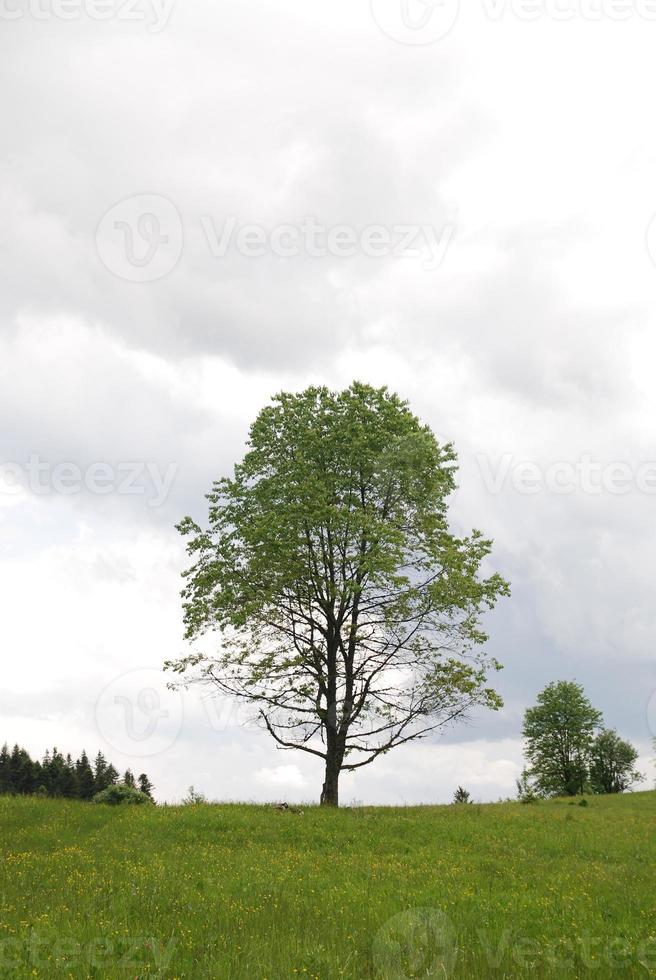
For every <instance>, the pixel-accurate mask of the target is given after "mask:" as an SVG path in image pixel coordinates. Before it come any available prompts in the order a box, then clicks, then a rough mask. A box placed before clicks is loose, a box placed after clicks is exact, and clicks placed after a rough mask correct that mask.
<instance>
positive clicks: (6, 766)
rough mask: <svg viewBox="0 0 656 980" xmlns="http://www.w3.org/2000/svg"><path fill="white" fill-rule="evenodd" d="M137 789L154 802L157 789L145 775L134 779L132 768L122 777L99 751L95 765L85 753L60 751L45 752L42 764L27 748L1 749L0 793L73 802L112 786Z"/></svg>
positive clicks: (143, 773)
mask: <svg viewBox="0 0 656 980" xmlns="http://www.w3.org/2000/svg"><path fill="white" fill-rule="evenodd" d="M118 785H120V786H128V787H130V788H131V789H138V790H140V791H141V792H142V793H144V794H145V795H146V796H147V797H149V799H151V800H152V799H153V795H152V794H153V789H154V786H153V784H152V783H151V781H150V779H149V778H148V776H147V775H146V773H145V772H142V773H140V774H139V776H137V778H136V779H135V777H134V775H133V773H132V772H131V770H130V769H126V771H125V772H124V773H123V776H122V777H121V776H120V774H119V771H118V769H116V768H115V767H114V766H113V765H112V764H111V763H110V762H108V761H107V760H106V759H105V757H104V755H103V754H102V752H98V754H97V755H96V758H95V760H94V762H93V764H92V763H91V762H90V760H89V757H88V755H87V753H86V752H85V751H84V750H83V751H82V753H81V755H80V757H79V758H78V759H75V760H73V758H72V757H71V755H70V754H68V755H64V754H63V753H62V752H60V751H59V749H57V748H54V749H52V751H50V750H49V749H48V750H46V753H45V755H44V756H43V759H42V760H41V761H38V760H34V759H32V757H31V756H30V754H29V752H27V750H26V749H23V748H21V747H20V746H19V745H14V747H13V749H11V750H10V749H9V746H8V745H7V743H5V744H4V745H3V746H2V749H0V794H14V795H27V796H30V795H37V796H59V797H65V798H67V799H74V800H92V799H93V798H94V796H96V794H97V793H102V792H103V791H104V790H107V789H108V788H109V787H110V786H118Z"/></svg>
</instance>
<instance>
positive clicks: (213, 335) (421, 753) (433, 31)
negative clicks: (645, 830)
mask: <svg viewBox="0 0 656 980" xmlns="http://www.w3.org/2000/svg"><path fill="white" fill-rule="evenodd" d="M460 6H461V8H462V9H460V10H459V9H458V4H457V0H442V2H441V3H438V4H437V5H436V6H434V7H432V6H427V5H426V4H425V3H424V2H423V0H422V2H420V0H371V3H369V2H368V0H358V2H354V0H333V2H332V3H330V4H325V3H323V4H319V3H312V2H310V3H307V2H306V3H300V2H296V3H294V4H293V3H291V2H289V0H275V2H273V0H258V2H255V0H238V2H237V0H232V2H224V0H218V2H217V0H193V2H192V0H187V2H186V3H183V2H182V0H173V2H171V0H136V2H134V0H130V2H129V3H128V2H127V0H0V20H2V24H1V25H0V26H1V30H0V80H1V82H2V84H1V87H0V102H1V103H2V118H3V121H4V124H3V126H2V129H1V131H0V142H1V144H2V153H1V159H0V200H1V202H2V223H1V224H0V258H1V262H0V277H1V279H2V282H1V286H0V325H1V329H0V412H1V418H2V428H1V441H0V463H1V464H2V465H1V467H0V595H1V596H2V625H1V631H2V632H1V642H2V655H3V682H2V686H1V689H0V712H1V719H2V725H1V729H2V730H1V732H0V739H3V740H4V739H6V740H8V741H9V742H14V741H18V742H21V743H22V744H24V745H25V746H26V747H27V748H28V749H30V750H31V751H32V752H34V753H37V754H39V755H40V754H41V753H42V752H43V751H44V749H45V748H46V746H48V745H53V744H56V745H58V746H59V747H60V748H61V749H62V750H64V751H70V752H71V753H73V754H77V753H78V752H79V751H80V749H81V748H82V747H83V746H84V747H86V748H87V750H88V751H89V752H94V753H95V752H96V751H97V750H98V749H102V750H103V751H104V752H105V754H106V755H108V756H109V757H110V758H111V759H112V760H113V761H114V762H115V764H117V765H119V766H121V767H122V768H125V767H126V766H128V765H129V766H131V767H132V768H134V769H135V770H136V771H141V770H142V769H144V768H145V769H146V770H147V771H148V773H149V774H151V777H152V778H153V780H154V782H155V784H156V787H157V795H158V797H159V798H160V799H168V800H175V799H179V798H180V796H181V795H182V794H183V793H184V792H185V790H186V788H187V786H188V785H189V784H190V783H193V784H194V785H195V786H196V787H197V788H199V789H201V790H203V791H204V792H205V793H206V794H207V795H208V796H211V797H216V798H222V799H253V800H267V799H282V798H284V799H289V800H292V799H300V800H302V799H313V798H316V797H317V795H318V790H319V787H320V782H321V778H320V777H321V773H320V771H319V767H318V766H317V765H316V764H315V763H314V762H313V761H312V760H310V759H308V758H307V757H305V756H303V755H300V756H296V755H293V754H290V753H281V752H277V751H276V750H275V748H274V747H273V746H272V744H270V742H269V741H268V739H267V737H266V736H265V735H263V734H262V733H260V732H259V731H257V730H253V728H252V726H249V725H248V724H247V723H244V721H245V719H244V718H243V717H242V716H241V714H240V712H239V711H237V710H235V709H234V707H232V706H230V705H228V704H224V703H217V702H213V701H212V700H208V699H207V698H203V697H202V696H201V695H200V692H198V691H197V690H192V691H189V692H186V693H184V694H174V693H171V692H167V690H166V681H167V676H166V675H164V674H163V673H162V670H161V665H162V663H163V661H164V660H166V659H167V658H173V657H176V656H177V655H179V653H180V652H181V651H183V650H184V644H183V640H182V624H181V610H180V599H179V590H180V585H181V583H180V571H181V570H182V568H184V567H185V561H186V559H185V555H184V549H183V543H182V541H181V540H180V539H179V536H178V535H177V533H176V532H175V530H174V524H175V523H176V521H178V520H179V519H180V518H181V517H182V516H183V515H185V514H187V513H190V514H192V515H193V516H195V517H196V518H199V519H202V517H203V515H204V513H205V508H204V504H205V501H204V494H205V492H206V491H207V490H208V489H209V486H210V484H211V482H212V480H213V479H214V478H216V477H218V476H221V475H223V474H226V473H227V472H229V470H230V467H231V465H232V463H233V462H234V461H235V460H236V459H238V458H239V457H240V455H241V454H242V452H243V448H244V440H245V436H246V432H247V428H248V425H249V422H250V421H251V420H252V419H253V417H254V415H255V413H256V412H257V411H258V409H259V408H260V407H261V406H262V405H263V404H264V403H265V402H266V401H267V399H268V398H269V397H270V395H271V394H273V393H274V392H276V391H279V390H280V389H288V390H294V389H301V388H303V387H305V386H306V385H307V384H308V383H311V382H322V383H327V384H330V385H331V386H345V385H347V384H348V383H350V381H351V380H352V379H353V378H356V377H357V378H359V379H362V380H366V381H369V382H371V383H373V384H387V385H389V386H390V387H391V388H393V389H395V390H397V391H398V392H399V393H400V394H402V395H403V396H405V397H407V398H409V399H410V401H411V403H412V405H413V407H414V409H415V410H416V411H417V413H418V414H419V415H420V416H421V417H422V418H423V419H424V420H425V421H426V422H428V423H429V424H430V425H431V426H432V427H433V428H434V430H435V431H436V433H438V435H439V436H440V437H442V438H443V439H449V440H453V441H454V443H455V445H456V447H457V450H458V453H459V457H460V466H461V469H460V486H459V489H458V491H457V493H456V494H455V496H454V498H453V502H452V518H453V525H454V527H455V528H457V529H459V530H464V529H469V528H471V527H472V526H478V527H481V528H482V529H483V530H484V531H485V532H486V533H487V534H489V535H491V536H492V537H493V538H494V540H495V548H494V553H493V564H494V567H495V568H497V569H498V570H499V571H501V572H502V573H503V574H504V575H505V576H506V577H507V578H509V579H510V580H511V582H512V585H513V594H512V598H511V599H509V600H505V601H504V602H503V603H502V604H501V605H500V606H499V608H498V609H497V610H496V611H495V613H494V614H493V615H492V616H490V617H489V620H488V622H487V627H488V629H489V632H490V642H489V649H490V652H492V653H494V654H495V655H496V656H497V657H498V658H499V659H500V660H501V662H502V663H503V664H504V665H505V670H504V671H503V673H502V674H501V675H500V677H499V690H500V692H501V693H502V695H503V697H504V699H505V705H506V706H505V709H504V710H503V711H502V712H500V713H499V714H498V715H492V714H489V713H482V714H480V715H477V716H476V717H474V718H473V719H472V721H471V724H470V725H469V726H467V727H464V728H463V727H460V728H457V729H455V730H453V731H451V732H449V733H448V734H447V735H446V736H445V737H443V738H441V739H435V740H433V741H430V742H423V743H421V744H416V745H414V746H410V747H407V748H405V749H400V750H397V751H396V753H393V754H391V755H389V756H387V757H385V758H384V759H381V760H380V761H379V762H378V763H376V764H375V765H374V766H373V767H371V768H370V769H367V770H364V771H363V772H361V773H360V774H359V775H358V776H357V777H348V778H345V779H344V781H343V787H342V798H343V800H344V801H345V802H348V801H350V800H359V801H364V802H372V803H374V802H375V803H402V802H408V803H410V802H418V801H422V802H434V801H448V800H449V799H450V798H451V795H452V793H453V790H454V788H455V786H456V785H457V784H458V783H462V784H463V785H465V786H467V787H468V788H469V789H470V790H471V791H472V793H473V795H474V796H475V797H476V798H478V799H481V800H493V799H497V798H499V797H500V796H505V795H510V794H512V793H513V792H514V780H515V777H516V776H517V774H518V772H519V770H520V768H521V758H522V751H521V737H520V731H521V720H522V713H523V710H524V708H525V707H526V706H527V705H529V704H531V703H533V702H534V699H535V697H536V694H537V693H538V691H539V690H540V689H541V688H542V687H543V686H544V684H545V683H547V682H549V681H550V680H555V679H576V680H578V681H579V682H581V683H582V684H583V685H584V686H585V688H586V690H587V691H588V693H589V695H590V697H591V698H592V700H593V701H594V702H595V704H596V706H598V707H599V708H600V709H601V710H602V711H603V713H604V716H605V719H606V722H607V724H608V725H610V726H612V727H617V728H618V729H619V731H620V732H621V733H622V734H623V735H624V736H625V737H628V738H630V739H631V740H633V741H634V742H635V744H636V745H637V746H638V747H639V749H640V752H641V756H642V759H641V766H642V768H643V770H644V771H645V772H648V773H649V774H650V777H651V778H652V779H653V777H654V770H653V766H652V764H651V761H650V760H651V756H652V754H653V753H652V752H651V750H650V741H651V738H652V736H653V735H654V734H656V699H654V700H650V699H651V698H652V694H653V692H654V690H656V671H655V670H654V637H655V635H656V604H655V603H654V600H653V590H654V580H655V577H656V521H655V520H654V517H655V509H656V440H655V438H654V431H655V428H654V422H655V418H656V411H655V410H656V386H655V385H654V380H653V371H654V363H655V360H656V332H655V326H656V324H655V322H654V312H653V311H654V296H655V293H656V224H655V225H653V226H652V224H651V222H652V219H653V217H654V214H655V213H656V180H655V178H654V175H655V173H656V129H655V128H654V125H653V104H652V103H653V98H652V93H653V91H654V89H655V88H656V61H655V60H654V57H653V51H654V44H655V43H656V3H650V0H635V3H630V2H626V0H559V2H558V3H556V2H555V0H543V2H541V0H534V2H530V3H529V2H528V0H527V2H525V3H522V2H520V0H512V2H511V0H507V2H506V0H473V2H469V0H468V2H467V5H466V8H465V4H464V2H462V3H461V4H460Z"/></svg>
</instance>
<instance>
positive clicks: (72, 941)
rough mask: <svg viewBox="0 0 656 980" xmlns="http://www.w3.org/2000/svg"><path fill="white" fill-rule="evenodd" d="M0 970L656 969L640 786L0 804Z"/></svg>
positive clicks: (399, 972) (648, 833)
mask: <svg viewBox="0 0 656 980" xmlns="http://www.w3.org/2000/svg"><path fill="white" fill-rule="evenodd" d="M0 834H1V836H0V842H1V846H2V851H3V867H2V883H1V892H2V898H1V900H2V908H1V915H0V975H1V976H3V977H4V976H10V977H44V978H51V977H52V978H59V977H73V978H79V977H131V978H137V977H138V978H140V977H153V976H158V977H167V978H173V977H181V978H182V977H184V978H194V980H195V978H205V977H207V978H223V977H226V978H244V980H246V978H249V980H253V978H255V980H263V978H269V980H278V978H288V977H291V978H293V977H316V978H321V980H329V978H339V977H348V978H353V980H362V978H370V977H371V978H373V977H379V978H394V980H400V978H402V977H447V976H453V977H468V978H469V977H484V978H487V977H543V976H562V977H568V978H569V977H581V976H591V977H598V978H606V977H618V976H622V977H633V976H635V977H648V976H656V888H655V884H656V882H655V875H654V872H655V870H656V794H655V793H636V794H634V795H630V796H626V797H604V798H593V799H591V800H590V803H589V806H587V807H580V806H577V805H574V806H572V805H569V804H568V803H567V802H564V801H554V802H549V803H541V804H538V805H532V806H522V805H520V804H514V803H508V804H497V805H486V806H477V805H474V806H460V807H453V806H451V807H423V808H407V809H373V808H372V809H368V808H364V809H354V810H348V809H343V810H340V811H338V812H327V811H325V810H324V811H322V810H319V809H318V808H313V807H310V808H304V810H303V812H302V813H295V812H278V811H276V810H274V809H272V808H268V807H257V806H197V807H158V808H154V807H121V808H115V809H113V808H109V807H101V806H94V805H92V804H84V803H74V802H70V803H67V802H60V801H54V800H39V799H34V798H32V799H30V798H25V799H11V798H6V797H0Z"/></svg>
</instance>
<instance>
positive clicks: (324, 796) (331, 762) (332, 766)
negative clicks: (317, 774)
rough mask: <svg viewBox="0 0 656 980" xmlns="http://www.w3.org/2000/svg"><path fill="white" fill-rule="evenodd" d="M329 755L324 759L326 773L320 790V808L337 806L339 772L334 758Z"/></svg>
mask: <svg viewBox="0 0 656 980" xmlns="http://www.w3.org/2000/svg"><path fill="white" fill-rule="evenodd" d="M331 756H332V753H329V755H328V758H327V759H326V773H325V777H324V781H323V789H322V790H321V806H339V770H340V766H339V763H338V761H337V759H336V758H334V757H331Z"/></svg>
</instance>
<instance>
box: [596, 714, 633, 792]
mask: <svg viewBox="0 0 656 980" xmlns="http://www.w3.org/2000/svg"><path fill="white" fill-rule="evenodd" d="M637 761H638V752H637V750H636V749H635V748H634V747H633V746H632V745H631V743H630V742H624V741H622V739H621V738H620V737H619V735H618V734H617V732H616V731H612V730H610V729H604V730H603V731H601V732H599V734H598V735H597V737H596V738H595V740H594V742H593V743H592V746H591V749H590V783H591V785H592V789H593V792H595V793H624V791H625V790H627V789H629V787H630V786H632V785H633V783H637V782H640V781H642V780H643V779H644V778H645V777H644V776H643V775H642V774H641V773H639V772H637V771H636V769H635V763H636V762H637Z"/></svg>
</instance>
